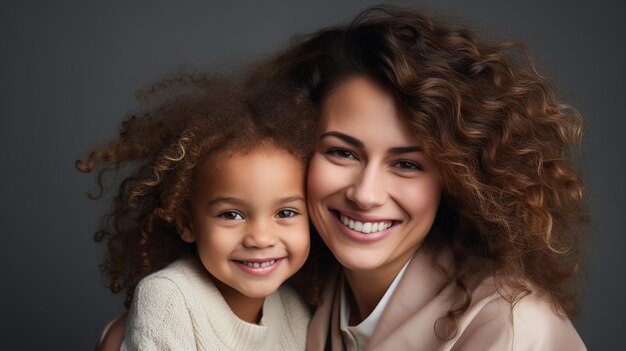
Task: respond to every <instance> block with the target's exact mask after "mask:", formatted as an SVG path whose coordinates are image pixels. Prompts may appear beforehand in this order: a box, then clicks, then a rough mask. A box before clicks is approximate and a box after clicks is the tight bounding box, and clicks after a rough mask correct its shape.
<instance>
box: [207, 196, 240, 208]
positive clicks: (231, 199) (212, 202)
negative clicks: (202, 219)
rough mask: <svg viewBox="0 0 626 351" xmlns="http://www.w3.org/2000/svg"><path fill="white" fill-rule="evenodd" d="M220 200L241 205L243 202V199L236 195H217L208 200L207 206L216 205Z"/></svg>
mask: <svg viewBox="0 0 626 351" xmlns="http://www.w3.org/2000/svg"><path fill="white" fill-rule="evenodd" d="M219 202H229V203H232V204H234V205H241V204H243V200H241V199H239V198H236V197H231V196H217V197H214V198H212V199H211V200H209V201H208V202H207V206H213V205H215V204H216V203H219Z"/></svg>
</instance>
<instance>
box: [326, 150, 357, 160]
mask: <svg viewBox="0 0 626 351" xmlns="http://www.w3.org/2000/svg"><path fill="white" fill-rule="evenodd" d="M326 153H327V154H328V155H331V156H335V157H339V158H343V159H355V158H356V157H355V156H354V154H353V153H352V152H351V151H348V150H344V149H330V150H328V151H326Z"/></svg>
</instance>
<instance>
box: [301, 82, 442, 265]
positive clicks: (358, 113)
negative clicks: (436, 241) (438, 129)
mask: <svg viewBox="0 0 626 351" xmlns="http://www.w3.org/2000/svg"><path fill="white" fill-rule="evenodd" d="M320 127H321V132H320V138H319V140H318V143H317V148H316V151H315V154H314V156H313V159H312V160H311V163H310V165H309V173H308V181H307V182H308V184H307V187H308V192H307V196H308V199H307V202H308V207H309V213H310V217H311V220H312V221H313V224H314V225H315V227H316V228H317V229H318V231H319V233H320V235H321V236H322V238H323V239H324V242H326V245H328V247H329V248H330V250H331V251H332V252H333V254H334V255H335V257H336V258H337V259H338V260H339V262H340V263H341V264H342V265H343V266H344V267H345V268H346V269H348V270H353V271H365V270H382V271H386V270H389V271H390V274H396V273H397V271H398V270H399V269H400V268H401V267H402V265H404V263H405V262H406V261H407V260H408V259H409V257H411V256H412V255H413V253H414V252H415V250H416V249H417V248H418V247H419V246H420V245H421V243H422V241H423V240H424V238H425V237H426V235H427V234H428V232H429V230H430V228H431V226H432V224H433V221H434V219H435V215H436V213H437V207H438V205H439V199H440V197H441V190H440V185H439V181H438V173H437V169H436V168H435V166H434V165H433V163H432V162H431V161H430V160H429V159H428V158H426V157H425V155H424V154H423V153H422V152H421V151H420V148H419V147H418V142H417V141H418V138H419V137H416V136H415V135H414V134H413V133H412V131H411V129H410V128H409V126H408V124H407V123H406V121H405V120H404V119H403V118H401V116H400V115H399V112H398V110H397V109H396V106H395V104H394V102H393V99H392V97H391V96H390V95H389V94H387V93H386V92H385V91H384V90H382V89H380V88H379V87H378V86H377V85H375V84H374V83H373V82H372V81H370V80H368V79H365V78H353V79H351V80H348V81H346V82H344V83H343V84H341V85H340V86H338V87H337V88H335V89H334V90H333V91H332V92H331V93H330V94H329V95H328V97H327V98H326V99H325V101H324V103H323V105H322V116H321V125H320Z"/></svg>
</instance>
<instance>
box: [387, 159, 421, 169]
mask: <svg viewBox="0 0 626 351" xmlns="http://www.w3.org/2000/svg"><path fill="white" fill-rule="evenodd" d="M394 167H396V168H400V169H402V170H408V171H411V170H415V171H422V170H424V168H423V167H422V165H420V164H419V163H417V162H415V161H406V160H404V161H398V162H396V163H395V164H394Z"/></svg>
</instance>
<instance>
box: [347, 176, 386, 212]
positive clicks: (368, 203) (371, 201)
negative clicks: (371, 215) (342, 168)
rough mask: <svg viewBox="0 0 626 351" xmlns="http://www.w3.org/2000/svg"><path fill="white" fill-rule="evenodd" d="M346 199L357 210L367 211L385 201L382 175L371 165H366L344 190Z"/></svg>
mask: <svg viewBox="0 0 626 351" xmlns="http://www.w3.org/2000/svg"><path fill="white" fill-rule="evenodd" d="M346 197H347V198H348V200H350V201H352V202H353V203H354V204H355V205H356V206H357V207H358V208H359V209H362V210H369V209H371V208H373V207H376V206H381V205H382V204H384V203H385V202H386V201H387V197H388V192H387V189H385V184H384V182H383V177H382V173H381V171H380V170H378V169H377V168H376V167H374V166H373V165H368V166H366V167H365V168H363V169H361V171H360V172H359V173H358V174H356V176H355V177H354V180H353V183H352V184H351V186H349V187H348V189H347V190H346Z"/></svg>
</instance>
